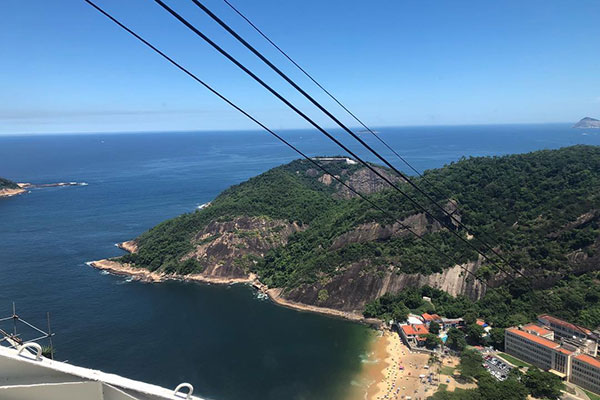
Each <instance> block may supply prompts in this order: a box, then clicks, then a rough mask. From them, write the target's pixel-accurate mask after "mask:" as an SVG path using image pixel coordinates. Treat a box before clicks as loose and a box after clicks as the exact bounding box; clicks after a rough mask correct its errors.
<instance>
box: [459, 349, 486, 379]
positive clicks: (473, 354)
mask: <svg viewBox="0 0 600 400" xmlns="http://www.w3.org/2000/svg"><path fill="white" fill-rule="evenodd" d="M482 364H483V358H482V357H481V353H480V352H478V351H477V350H471V349H466V350H463V352H462V354H461V356H460V364H458V371H459V372H460V375H461V376H462V377H464V378H468V379H471V378H476V377H478V376H479V375H482V374H483V373H484V372H485V369H484V368H483V365H482Z"/></svg>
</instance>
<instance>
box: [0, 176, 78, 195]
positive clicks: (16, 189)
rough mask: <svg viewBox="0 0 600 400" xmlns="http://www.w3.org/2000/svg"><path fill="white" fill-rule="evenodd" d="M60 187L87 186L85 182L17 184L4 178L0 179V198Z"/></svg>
mask: <svg viewBox="0 0 600 400" xmlns="http://www.w3.org/2000/svg"><path fill="white" fill-rule="evenodd" d="M62 186H87V183H85V182H58V183H40V184H33V183H17V182H13V181H11V180H9V179H6V178H0V197H11V196H16V195H18V194H23V193H26V192H27V190H28V189H41V188H48V187H62Z"/></svg>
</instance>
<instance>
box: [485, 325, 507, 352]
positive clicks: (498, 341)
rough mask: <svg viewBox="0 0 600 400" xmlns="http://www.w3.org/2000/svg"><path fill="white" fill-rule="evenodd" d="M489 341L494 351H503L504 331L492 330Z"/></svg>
mask: <svg viewBox="0 0 600 400" xmlns="http://www.w3.org/2000/svg"><path fill="white" fill-rule="evenodd" d="M489 341H490V345H492V346H493V347H494V348H495V349H496V350H500V351H504V329H502V328H492V329H491V330H490V338H489Z"/></svg>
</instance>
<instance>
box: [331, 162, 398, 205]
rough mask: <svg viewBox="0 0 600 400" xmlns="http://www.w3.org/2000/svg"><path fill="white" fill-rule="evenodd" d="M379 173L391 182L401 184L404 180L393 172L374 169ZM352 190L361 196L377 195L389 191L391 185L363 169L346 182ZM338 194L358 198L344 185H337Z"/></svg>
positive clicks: (379, 168) (347, 197) (378, 168)
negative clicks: (382, 191) (384, 190)
mask: <svg viewBox="0 0 600 400" xmlns="http://www.w3.org/2000/svg"><path fill="white" fill-rule="evenodd" d="M373 168H374V169H375V170H376V171H377V172H379V173H380V174H381V175H382V176H385V177H386V178H387V179H388V180H390V181H391V182H394V183H396V182H400V181H402V179H401V178H400V177H398V176H397V175H396V174H394V173H393V172H390V171H388V170H386V169H384V168H381V167H373ZM345 182H346V183H347V184H348V185H349V186H350V187H351V188H353V189H354V190H356V191H357V192H359V193H361V194H372V193H377V192H379V191H381V190H383V189H389V187H390V185H389V184H388V183H386V182H385V181H384V180H383V179H381V178H380V177H379V176H377V175H376V174H375V173H374V172H373V171H371V170H370V169H368V168H366V167H365V168H361V169H359V170H358V171H356V172H354V173H353V174H351V175H350V176H349V177H348V178H347V180H346V181H345ZM337 190H338V194H339V196H340V197H342V198H345V199H349V198H352V197H357V195H355V194H354V193H352V192H351V191H350V190H349V189H348V188H347V187H345V186H343V185H342V184H339V183H338V185H337Z"/></svg>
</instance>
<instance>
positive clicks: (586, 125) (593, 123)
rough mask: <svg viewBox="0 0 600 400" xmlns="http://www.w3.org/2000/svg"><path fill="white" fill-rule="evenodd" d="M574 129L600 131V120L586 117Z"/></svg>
mask: <svg viewBox="0 0 600 400" xmlns="http://www.w3.org/2000/svg"><path fill="white" fill-rule="evenodd" d="M573 128H579V129H590V128H591V129H600V120H598V119H596V118H590V117H585V118H582V119H581V120H580V121H579V122H578V123H576V124H575V125H573Z"/></svg>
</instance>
